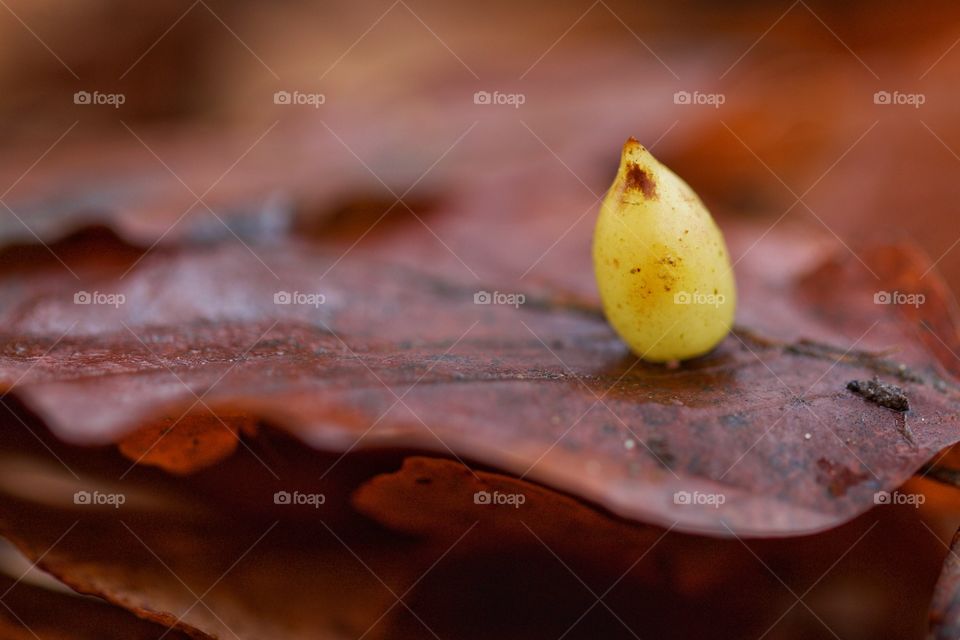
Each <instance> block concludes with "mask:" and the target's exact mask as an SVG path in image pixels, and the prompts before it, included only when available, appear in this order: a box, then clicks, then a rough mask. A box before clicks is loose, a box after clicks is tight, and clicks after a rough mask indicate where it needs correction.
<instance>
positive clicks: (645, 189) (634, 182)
mask: <svg viewBox="0 0 960 640" xmlns="http://www.w3.org/2000/svg"><path fill="white" fill-rule="evenodd" d="M627 189H628V190H633V191H640V192H641V193H643V195H644V197H646V198H655V197H656V196H657V183H656V182H655V181H654V179H653V176H652V175H650V174H649V173H648V172H647V171H646V169H644V168H643V167H641V166H640V165H638V164H637V163H635V162H631V163H629V164H627Z"/></svg>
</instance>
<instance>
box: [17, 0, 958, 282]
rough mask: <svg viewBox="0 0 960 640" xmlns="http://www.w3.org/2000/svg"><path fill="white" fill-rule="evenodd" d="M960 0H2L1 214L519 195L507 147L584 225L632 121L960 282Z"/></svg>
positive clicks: (50, 215) (41, 227) (690, 158)
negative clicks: (510, 183) (898, 246)
mask: <svg viewBox="0 0 960 640" xmlns="http://www.w3.org/2000/svg"><path fill="white" fill-rule="evenodd" d="M958 13H960V9H958V8H957V6H956V4H955V3H947V2H924V3H921V4H909V5H907V4H905V3H901V2H892V1H891V2H862V3H844V4H843V5H842V6H838V5H836V3H826V2H804V1H800V0H798V1H796V2H792V3H791V2H787V1H785V2H774V3H770V2H762V3H761V2H735V3H724V4H723V5H722V6H720V5H714V4H712V3H699V2H690V1H680V2H669V3H667V2H661V3H634V2H615V1H613V0H610V1H606V0H600V1H596V2H590V1H584V2H559V3H549V4H543V3H536V2H520V3H516V2H485V3H482V4H468V3H446V2H431V1H424V0H409V1H408V0H398V1H395V2H388V1H387V2H361V3H356V2H312V1H306V0H304V1H291V2H283V3H262V2H261V3H258V2H250V1H235V2H217V1H216V0H209V1H207V0H196V1H194V2H190V1H189V0H185V1H183V2H177V1H173V2H163V3H159V2H154V3H136V4H130V3H124V2H120V1H119V0H117V1H113V0H89V1H86V2H83V3H67V2H54V1H50V0H31V1H25V0H4V2H3V3H2V6H0V30H2V37H0V42H2V45H0V46H2V47H3V55H2V56H0V87H2V98H0V116H2V117H0V134H2V138H0V140H2V145H3V149H2V154H0V194H2V198H0V199H2V200H3V202H4V203H5V204H6V205H7V207H8V208H0V214H2V215H0V220H2V222H0V230H2V232H3V233H4V234H5V235H6V236H8V237H13V238H17V239H22V240H26V241H30V240H35V236H37V237H42V238H44V239H46V236H47V235H53V236H56V235H57V234H59V233H62V232H63V231H64V224H63V219H64V218H65V217H69V219H70V220H72V221H74V222H71V223H69V224H68V225H67V226H69V225H70V224H74V223H75V221H76V220H77V219H78V216H81V217H82V216H88V217H90V216H92V217H97V218H115V217H117V216H119V215H120V214H121V213H122V214H123V216H122V217H123V218H124V221H123V222H118V223H116V226H118V227H119V228H122V229H123V230H124V231H125V232H126V233H128V234H139V236H140V238H139V239H141V240H150V241H151V242H152V241H154V240H156V238H157V237H159V236H160V235H162V234H163V233H164V232H168V236H166V237H170V238H172V237H175V236H176V235H177V234H178V233H181V232H183V230H184V229H192V230H193V231H194V232H198V231H197V229H203V228H207V229H209V226H210V224H211V222H212V221H211V219H210V218H211V211H210V209H212V210H213V211H215V212H217V214H221V215H222V217H230V216H231V215H232V214H235V213H237V212H238V211H240V212H243V211H246V210H248V209H249V208H250V207H251V206H255V207H260V208H261V209H264V208H267V209H270V210H271V211H279V213H280V214H284V215H285V214H296V215H299V216H306V217H307V218H309V217H310V216H311V215H319V213H318V212H324V211H328V210H329V209H330V208H346V209H347V211H348V213H350V212H352V213H357V214H358V215H360V214H362V213H363V212H364V211H366V210H367V209H369V208H371V207H373V208H376V207H377V206H379V204H380V199H382V198H385V197H388V196H389V195H390V194H389V193H388V190H393V191H396V193H397V195H399V194H401V193H402V192H405V191H408V190H409V193H407V195H406V196H405V199H407V200H409V201H410V203H411V206H412V207H413V208H414V209H415V210H418V211H420V210H421V209H423V210H427V209H429V208H430V206H431V205H436V204H437V203H438V202H440V201H442V200H443V198H444V197H445V196H450V195H452V191H453V190H455V189H456V188H457V186H458V185H464V184H467V183H469V184H473V185H483V186H484V189H485V190H483V191H482V193H485V194H486V196H485V197H486V198H487V199H488V200H487V203H488V204H489V205H490V206H494V207H497V208H498V209H500V210H504V209H506V210H508V211H510V212H512V213H514V214H515V215H523V211H524V209H525V208H528V207H529V206H531V204H530V202H529V201H527V200H525V196H524V193H523V192H522V191H521V190H506V189H502V188H497V187H495V186H493V185H498V184H502V180H503V179H504V175H505V174H507V173H509V174H511V175H514V176H518V179H519V180H522V179H523V178H524V177H525V176H526V177H530V176H536V179H537V180H538V181H541V182H542V181H549V182H551V183H553V184H554V185H555V186H553V187H551V188H552V189H553V190H554V191H556V192H557V193H562V194H563V195H562V197H561V198H558V201H559V202H562V204H561V205H559V206H557V205H556V203H552V204H551V206H557V209H558V210H557V212H556V217H557V219H558V226H562V227H564V228H570V229H571V231H570V233H568V234H567V235H566V236H565V237H564V238H563V239H562V240H561V242H583V238H588V237H589V232H590V229H591V227H592V223H593V216H592V211H593V207H594V204H595V202H596V196H597V195H600V194H602V192H603V189H605V188H606V186H607V184H608V183H609V181H610V179H611V176H612V173H613V167H614V166H615V162H616V159H617V150H618V149H619V146H620V144H622V142H623V140H624V139H625V138H626V137H627V136H628V135H634V136H636V137H637V138H639V139H640V140H641V142H643V143H644V144H646V145H647V146H649V147H652V148H653V149H654V151H655V153H656V154H657V155H658V156H660V157H661V158H662V159H663V160H664V161H665V162H666V163H667V164H668V165H670V166H671V167H673V168H674V169H675V170H677V172H678V173H680V174H681V175H682V176H684V177H685V178H686V179H687V180H688V181H689V182H690V183H691V184H692V185H693V186H694V187H695V188H696V189H697V190H698V191H699V192H700V193H701V194H702V196H703V197H704V199H705V200H706V201H707V203H708V205H710V207H711V208H712V209H713V210H714V211H715V213H717V214H718V215H720V216H721V217H730V216H736V217H744V218H746V217H749V218H750V219H751V220H758V221H760V222H763V223H766V222H767V221H769V224H768V226H769V227H771V228H774V227H775V228H776V229H777V230H779V229H781V228H790V226H791V225H794V224H802V225H806V226H807V227H809V228H811V229H814V230H816V231H817V232H820V233H823V234H825V235H826V236H829V237H832V238H834V239H840V240H841V241H842V242H844V243H846V244H848V245H854V244H858V243H860V242H865V241H868V240H872V239H874V238H880V239H884V240H888V239H890V238H891V237H894V236H896V237H901V238H902V237H907V238H910V239H912V240H913V241H915V242H917V243H918V244H919V245H920V246H921V247H923V249H924V250H925V251H926V252H927V253H928V254H929V255H930V256H931V259H932V260H933V261H936V262H937V266H938V268H939V269H940V270H941V272H942V273H944V274H945V275H946V276H947V279H948V281H949V282H950V283H951V285H952V286H954V287H955V286H957V284H956V283H957V282H958V277H957V276H958V275H960V252H958V251H956V250H955V249H956V245H957V242H958V240H960V228H958V227H957V225H956V224H955V219H956V217H955V215H956V202H957V195H958V183H957V180H956V176H957V175H958V171H960V155H958V154H960V130H958V128H960V127H958V126H957V120H956V118H955V117H954V116H955V113H956V111H955V108H956V104H957V97H956V95H955V94H956V92H957V86H958V85H957V82H956V78H957V74H958V72H960V48H958V47H957V44H958V39H960V27H957V21H956V16H957V14H958ZM498 181H500V182H498ZM453 195H454V197H455V194H453ZM198 196H202V203H201V206H197V205H196V199H197V197H198ZM390 201H392V198H390ZM251 203H253V204H251ZM191 205H193V208H192V209H191V210H190V211H188V212H187V213H186V214H183V213H182V212H183V211H184V210H185V209H187V208H188V207H191ZM203 205H205V206H203ZM585 211H590V212H591V213H590V214H587V215H585ZM367 214H368V215H369V212H367ZM181 216H182V220H181ZM281 217H282V216H281ZM177 220H181V221H180V223H178V224H177V226H176V228H175V229H174V230H173V231H170V227H171V224H172V222H174V221H177ZM204 220H206V221H205V222H204ZM774 223H776V225H774ZM213 224H214V226H216V223H215V221H214V222H213ZM439 235H440V236H443V234H442V233H440V234H439ZM444 240H445V241H446V242H448V243H449V244H450V246H451V248H452V249H453V250H454V251H456V252H457V253H458V254H460V252H461V251H463V252H465V254H466V255H469V251H470V249H469V246H468V245H469V239H461V238H455V237H454V238H447V237H444ZM761 244H762V240H761ZM465 262H467V263H469V262H470V261H469V259H467V258H466V257H465ZM556 266H557V265H551V264H550V261H549V258H547V259H545V260H544V261H542V263H541V264H539V265H538V268H539V269H540V271H542V273H549V269H550V268H552V267H556ZM481 275H482V274H481Z"/></svg>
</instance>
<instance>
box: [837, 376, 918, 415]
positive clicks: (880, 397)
mask: <svg viewBox="0 0 960 640" xmlns="http://www.w3.org/2000/svg"><path fill="white" fill-rule="evenodd" d="M847 389H849V390H850V391H853V392H854V393H856V394H858V395H861V396H863V399H864V400H866V401H867V402H873V403H874V404H878V405H880V406H881V407H887V408H888V409H893V410H894V411H907V410H908V409H909V408H910V403H909V402H908V401H907V394H906V393H904V391H903V389H901V388H900V387H898V386H896V385H893V384H889V383H886V382H880V380H879V379H878V378H874V379H873V380H851V381H850V382H848V383H847Z"/></svg>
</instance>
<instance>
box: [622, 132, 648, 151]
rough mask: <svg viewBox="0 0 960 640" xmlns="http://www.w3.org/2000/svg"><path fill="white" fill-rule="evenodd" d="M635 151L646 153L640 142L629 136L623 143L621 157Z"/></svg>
mask: <svg viewBox="0 0 960 640" xmlns="http://www.w3.org/2000/svg"><path fill="white" fill-rule="evenodd" d="M637 151H646V149H645V148H644V146H643V145H642V144H640V141H639V140H637V139H636V138H634V137H633V136H630V137H629V138H627V141H626V142H624V143H623V155H627V154H628V153H636V152H637Z"/></svg>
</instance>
